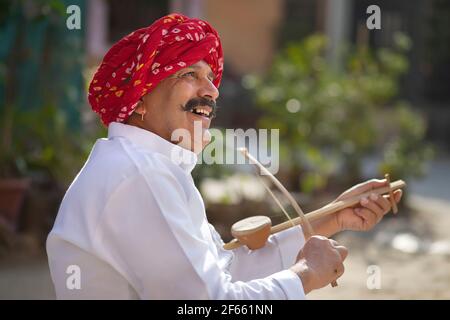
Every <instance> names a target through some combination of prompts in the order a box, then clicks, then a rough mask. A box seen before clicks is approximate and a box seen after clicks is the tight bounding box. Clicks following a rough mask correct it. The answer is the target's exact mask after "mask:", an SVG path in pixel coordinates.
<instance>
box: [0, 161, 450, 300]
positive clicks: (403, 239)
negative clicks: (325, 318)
mask: <svg viewBox="0 0 450 320" xmlns="http://www.w3.org/2000/svg"><path fill="white" fill-rule="evenodd" d="M449 181H450V157H445V158H439V159H438V160H435V161H433V162H432V163H431V165H430V168H429V174H428V175H427V177H426V178H425V179H424V180H422V181H409V185H408V188H407V190H406V192H407V193H408V203H409V205H410V206H411V207H412V208H413V212H412V214H411V217H412V218H411V219H406V218H405V217H402V215H401V213H400V214H399V215H398V216H395V217H392V218H389V219H384V220H383V221H382V223H380V225H378V226H377V227H376V228H375V229H374V230H373V231H372V232H370V233H343V234H341V235H339V236H338V237H337V239H338V240H339V241H340V242H342V243H343V244H344V245H346V246H347V247H348V248H349V250H350V252H349V257H348V258H347V260H346V263H345V265H346V272H345V274H344V275H343V277H342V278H341V279H340V280H339V286H338V287H337V288H331V287H327V288H324V289H321V290H318V291H315V292H313V293H311V294H310V295H309V299H450V188H448V185H449ZM371 265H376V266H378V267H379V270H380V271H381V273H380V275H381V278H380V279H381V280H380V285H381V287H380V289H373V290H370V289H368V287H367V284H366V283H367V279H368V277H369V276H370V275H369V274H368V273H367V268H368V267H369V266H371ZM54 297H55V294H54V290H53V286H52V283H51V279H50V274H49V270H48V266H47V260H46V257H45V256H43V255H42V254H37V253H36V252H35V253H34V254H32V255H31V256H30V255H29V254H26V253H17V254H15V255H14V257H8V258H7V259H5V258H3V259H2V260H1V261H0V299H54Z"/></svg>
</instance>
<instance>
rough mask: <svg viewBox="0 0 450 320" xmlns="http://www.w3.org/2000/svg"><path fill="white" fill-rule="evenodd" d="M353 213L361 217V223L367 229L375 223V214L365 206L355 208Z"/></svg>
mask: <svg viewBox="0 0 450 320" xmlns="http://www.w3.org/2000/svg"><path fill="white" fill-rule="evenodd" d="M354 210H355V213H356V214H357V215H358V216H359V217H361V218H362V219H363V225H364V226H365V229H366V230H368V229H370V227H372V226H374V225H375V224H376V223H377V216H376V214H375V213H373V212H372V211H371V210H369V209H366V208H355V209H354Z"/></svg>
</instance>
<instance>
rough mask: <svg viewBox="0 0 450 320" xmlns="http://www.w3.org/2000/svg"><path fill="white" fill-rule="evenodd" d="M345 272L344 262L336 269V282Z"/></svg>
mask: <svg viewBox="0 0 450 320" xmlns="http://www.w3.org/2000/svg"><path fill="white" fill-rule="evenodd" d="M344 271H345V267H344V264H343V263H342V262H341V263H338V264H337V265H336V266H335V267H334V272H335V274H336V278H335V280H336V279H339V278H340V277H341V276H342V275H343V274H344Z"/></svg>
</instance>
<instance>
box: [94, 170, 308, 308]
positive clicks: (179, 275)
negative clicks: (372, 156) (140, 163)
mask: <svg viewBox="0 0 450 320" xmlns="http://www.w3.org/2000/svg"><path fill="white" fill-rule="evenodd" d="M188 208H189V206H188V196H187V195H186V192H185V190H184V189H183V186H182V184H180V182H179V181H178V179H177V178H175V176H174V175H173V174H172V173H171V172H170V171H164V170H155V169H152V168H150V169H141V170H140V172H139V173H137V174H135V175H134V176H133V177H131V178H127V179H125V180H124V181H123V182H122V183H121V184H120V185H119V186H118V187H117V188H116V190H115V191H114V192H113V194H112V195H111V196H110V198H109V199H108V201H107V204H106V206H105V208H104V212H103V214H102V216H101V221H100V222H99V224H98V230H97V233H96V234H97V238H96V239H95V249H96V250H97V254H98V255H99V256H102V257H103V259H105V260H106V261H108V262H109V263H110V264H111V265H112V266H113V267H114V268H115V269H116V270H118V271H119V272H120V273H121V274H122V275H123V276H124V277H125V278H126V279H127V280H128V281H129V283H130V284H131V285H132V286H133V288H134V289H135V290H136V292H138V294H139V296H140V298H142V299H304V298H305V294H304V291H303V287H302V283H301V281H300V278H299V277H298V276H297V275H296V274H295V273H293V272H292V271H290V270H282V268H279V269H280V270H279V271H278V272H275V273H273V274H270V275H267V276H265V277H261V278H254V279H248V280H246V281H235V280H234V279H233V277H232V275H231V274H230V273H228V272H225V271H224V270H223V269H222V268H220V266H219V264H218V260H217V256H216V255H215V254H214V252H212V251H211V248H210V244H208V242H207V241H206V240H205V239H204V237H202V234H201V232H200V230H199V228H198V225H197V223H198V221H196V220H195V218H193V215H192V214H193V213H192V212H189V209H188ZM202 223H207V220H206V219H204V222H202ZM297 236H298V235H297ZM295 237H296V236H295V235H290V234H289V233H286V234H284V235H280V236H279V237H274V238H273V239H271V242H272V243H273V246H274V247H278V248H279V249H278V250H279V254H280V256H281V258H278V260H279V261H283V259H286V263H287V264H286V265H288V264H289V261H290V260H292V257H293V251H295V250H293V249H289V246H291V245H290V240H289V238H295ZM297 240H298V239H297ZM288 243H289V244H288ZM284 247H285V249H281V248H284ZM273 251H274V252H276V251H277V250H276V249H273ZM282 251H283V252H285V258H282V256H283V254H281V252H282Z"/></svg>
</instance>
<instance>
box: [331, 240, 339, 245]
mask: <svg viewBox="0 0 450 320" xmlns="http://www.w3.org/2000/svg"><path fill="white" fill-rule="evenodd" d="M329 240H330V242H331V245H332V246H333V247H337V246H339V243H338V242H337V241H336V240H333V239H329Z"/></svg>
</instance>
